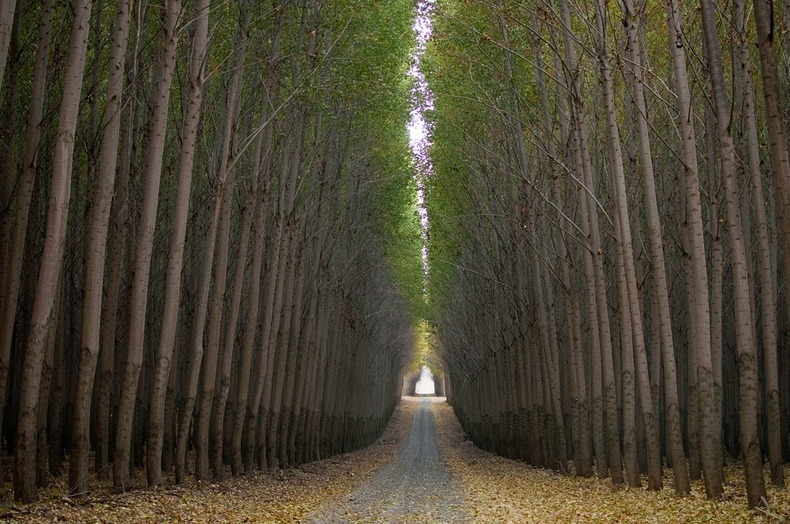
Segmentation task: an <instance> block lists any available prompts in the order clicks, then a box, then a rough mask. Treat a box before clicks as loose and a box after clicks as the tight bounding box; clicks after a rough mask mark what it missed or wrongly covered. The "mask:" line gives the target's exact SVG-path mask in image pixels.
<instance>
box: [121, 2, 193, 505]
mask: <svg viewBox="0 0 790 524" xmlns="http://www.w3.org/2000/svg"><path fill="white" fill-rule="evenodd" d="M180 19H181V0H165V2H164V13H163V25H162V31H163V34H162V38H163V50H162V56H161V62H160V63H159V64H158V66H157V70H156V73H155V85H154V98H153V100H154V102H153V103H154V105H153V108H152V113H151V117H150V120H149V125H148V143H147V147H146V149H147V152H148V156H147V157H146V160H145V166H144V168H143V200H142V204H141V212H140V224H139V231H138V234H137V239H136V242H135V257H134V269H133V275H134V276H133V280H132V287H131V296H130V299H129V300H130V303H129V334H128V341H127V350H126V369H125V371H124V376H123V387H122V388H121V398H120V403H119V406H118V419H117V420H118V424H117V429H116V437H115V453H114V459H113V484H114V486H115V488H116V489H119V490H122V491H125V490H126V489H127V488H128V487H129V457H130V447H131V441H132V425H133V420H134V406H135V399H136V396H137V386H138V382H139V377H140V370H141V369H142V363H143V344H144V341H145V320H146V307H147V303H148V284H149V282H148V279H149V275H150V273H151V257H152V254H153V242H154V228H155V226H156V214H157V207H158V204H159V182H160V179H161V176H162V155H163V153H164V148H165V134H166V131H167V114H168V107H169V102H170V85H171V83H172V80H173V73H174V71H175V65H176V63H175V62H176V49H177V47H178V24H179V20H180Z"/></svg>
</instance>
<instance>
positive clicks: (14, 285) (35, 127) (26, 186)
mask: <svg viewBox="0 0 790 524" xmlns="http://www.w3.org/2000/svg"><path fill="white" fill-rule="evenodd" d="M51 33H52V0H46V1H44V2H42V4H41V20H40V22H39V32H38V40H37V41H36V58H35V62H34V65H33V82H32V85H31V86H30V107H29V109H28V119H27V129H26V131H25V153H24V159H23V164H22V173H21V174H20V175H19V178H18V180H17V188H16V192H17V197H16V209H15V213H14V222H13V226H12V229H11V237H10V240H9V246H8V247H9V252H8V253H7V256H6V258H5V261H6V263H7V265H6V266H5V267H4V269H3V273H4V274H3V275H2V276H0V279H2V280H3V284H4V285H3V293H2V295H0V306H1V307H0V315H1V316H0V399H2V400H0V427H2V422H3V416H4V414H5V407H6V402H5V399H6V392H7V389H8V378H9V369H10V365H11V362H10V360H11V346H12V344H13V335H14V321H15V320H16V315H17V309H18V304H19V289H20V285H21V280H22V279H21V276H22V267H23V262H24V259H25V244H26V242H27V230H28V217H29V215H30V208H31V201H32V199H33V189H34V187H35V184H36V171H37V169H38V152H39V142H40V139H41V125H42V123H43V115H44V101H45V100H46V78H47V59H48V56H49V47H50V40H51V37H52V34H51ZM3 176H4V177H7V178H9V179H10V178H11V173H7V174H3Z"/></svg>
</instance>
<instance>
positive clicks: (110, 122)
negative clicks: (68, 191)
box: [69, 0, 132, 494]
mask: <svg viewBox="0 0 790 524" xmlns="http://www.w3.org/2000/svg"><path fill="white" fill-rule="evenodd" d="M131 8H132V2H131V0H123V1H121V2H120V3H119V4H118V13H117V15H116V20H115V32H114V34H113V41H112V46H111V51H110V61H109V67H108V70H109V78H108V80H107V104H106V106H105V109H104V115H105V116H104V122H103V125H102V127H103V129H104V131H103V133H102V144H101V153H100V158H99V173H98V180H97V183H96V187H95V188H94V192H93V200H92V206H91V208H90V217H89V220H88V227H89V228H90V229H89V232H88V238H87V239H86V248H87V254H86V255H85V261H84V265H85V269H84V271H85V290H84V298H83V300H84V303H83V311H82V344H81V351H80V355H79V371H78V377H77V391H76V393H75V396H74V408H73V412H72V421H71V456H70V460H69V485H70V486H71V489H72V490H73V491H74V492H75V493H78V494H85V493H87V492H88V491H89V489H90V488H89V485H88V459H89V455H90V448H91V446H90V417H91V402H92V399H93V383H94V378H95V375H96V363H97V361H98V356H99V334H100V330H101V313H102V292H103V289H102V285H103V283H104V265H105V261H106V253H105V252H106V246H107V232H108V230H109V220H110V206H111V204H112V195H113V189H114V186H115V168H116V165H117V160H118V140H119V131H120V128H121V102H122V96H123V79H124V70H125V64H126V44H127V41H128V36H129V26H130V21H131Z"/></svg>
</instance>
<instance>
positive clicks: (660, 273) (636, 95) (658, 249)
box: [622, 0, 691, 494]
mask: <svg viewBox="0 0 790 524" xmlns="http://www.w3.org/2000/svg"><path fill="white" fill-rule="evenodd" d="M622 5H623V7H624V9H623V14H624V20H625V24H626V32H627V36H628V51H629V57H630V60H629V61H627V62H626V63H627V64H628V66H627V67H628V72H629V73H630V74H631V75H633V82H632V85H633V89H634V92H633V101H634V103H635V105H636V109H637V115H636V117H637V123H638V131H639V144H640V154H641V160H642V169H643V172H642V180H643V184H644V190H645V195H644V198H645V207H646V215H647V224H648V228H647V230H648V242H649V246H650V261H651V266H652V268H651V269H652V276H653V283H654V285H655V288H654V291H653V292H654V293H655V294H656V302H655V303H656V305H657V306H658V307H657V311H656V316H657V317H658V324H659V329H658V333H659V336H660V347H661V355H662V360H663V370H664V375H663V378H664V390H665V391H664V395H665V399H666V406H665V413H666V417H667V425H666V428H667V453H668V455H669V458H670V461H671V463H672V469H673V472H674V476H675V491H676V492H677V493H679V494H683V493H688V492H689V491H690V489H691V487H690V485H689V478H688V467H687V465H686V458H685V456H684V453H683V436H682V432H681V429H682V426H681V420H680V405H679V400H678V385H677V367H676V362H675V345H674V342H673V338H672V336H673V335H672V316H671V313H670V309H669V290H668V285H667V276H666V264H665V260H664V247H663V239H662V234H661V231H662V226H661V219H660V218H659V212H658V198H657V196H656V182H655V174H654V171H653V157H652V154H651V149H650V133H649V130H648V121H647V104H646V100H645V92H644V91H645V90H644V73H643V66H642V63H641V62H642V55H641V53H640V49H639V42H638V39H637V32H638V27H637V26H638V24H639V23H640V20H643V16H640V13H638V12H637V11H636V9H635V6H634V2H633V0H625V2H624V4H622ZM644 6H645V4H644V3H643V2H640V10H641V9H644ZM654 380H656V381H658V377H654ZM642 394H645V392H644V391H643V393H642ZM657 408H658V406H657V405H654V406H653V409H656V410H657ZM643 409H644V407H643ZM645 416H646V417H647V416H652V418H653V421H652V424H654V425H655V428H654V431H655V432H656V437H657V432H658V424H657V419H658V417H657V416H655V414H650V415H648V414H645ZM650 438H651V437H650V436H649V435H648V439H650ZM648 441H649V440H648ZM655 458H656V457H655V456H654V457H652V459H653V460H655ZM658 459H659V460H660V456H659V457H658ZM651 467H652V468H654V472H655V468H656V467H658V472H659V474H660V468H661V465H660V462H659V464H655V463H653V464H652V466H651ZM653 481H655V479H654V478H651V483H652V482H653ZM660 486H661V481H660V477H659V479H658V484H657V485H653V484H651V488H654V489H659V488H660Z"/></svg>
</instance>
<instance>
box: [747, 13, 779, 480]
mask: <svg viewBox="0 0 790 524" xmlns="http://www.w3.org/2000/svg"><path fill="white" fill-rule="evenodd" d="M773 16H774V9H773V2H772V1H770V0H754V19H755V23H756V26H757V47H758V49H759V50H760V66H761V67H760V71H761V75H762V87H763V96H764V98H765V119H766V123H767V125H768V145H769V147H770V153H771V167H772V168H773V174H774V186H775V191H776V193H778V198H777V203H776V205H777V206H778V207H779V210H778V214H779V217H780V220H781V239H782V249H781V253H782V270H783V271H782V274H783V276H784V278H785V280H787V279H789V278H790V158H788V151H787V133H786V130H785V125H786V122H785V121H784V120H783V118H782V101H781V93H782V90H781V81H780V80H779V70H778V67H777V63H776V62H777V56H776V42H775V40H774V38H775V34H776V32H775V30H774V23H775V21H774V20H773ZM785 17H788V18H786V19H787V20H790V10H788V6H787V2H785ZM743 45H744V48H745V42H744V44H743ZM785 45H787V44H786V43H785ZM747 55H748V53H747ZM747 55H744V56H747ZM748 78H749V81H750V82H751V75H748ZM747 125H749V124H748V123H747ZM751 138H755V139H756V134H755V135H752V136H750V139H751ZM759 176H760V175H759V172H753V173H752V177H753V178H755V177H759ZM755 191H756V189H755ZM754 198H755V201H756V200H757V199H759V198H760V197H759V196H758V194H755V196H754ZM761 203H762V200H761ZM761 257H762V255H761ZM762 293H763V294H762V297H761V298H762V300H763V301H766V300H768V297H766V295H765V289H764V288H763V289H762ZM764 307H766V306H764ZM768 307H770V306H768ZM763 314H765V313H763ZM763 329H766V328H765V327H764V328H763ZM763 342H764V351H765V355H764V357H763V359H764V366H765V402H766V408H767V414H766V415H767V422H768V429H767V440H768V457H769V462H770V464H771V482H773V484H774V485H776V486H784V483H785V482H784V470H783V468H782V464H781V462H782V460H781V437H780V433H781V431H780V429H779V426H780V413H781V406H780V395H779V376H778V356H777V351H776V344H775V343H771V341H770V339H768V338H766V335H765V333H764V334H763Z"/></svg>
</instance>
